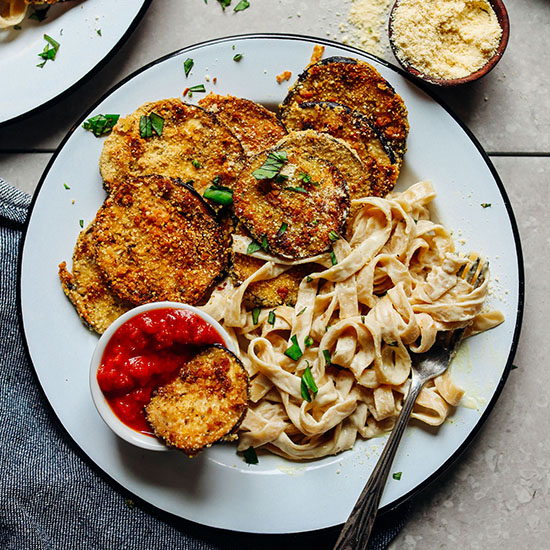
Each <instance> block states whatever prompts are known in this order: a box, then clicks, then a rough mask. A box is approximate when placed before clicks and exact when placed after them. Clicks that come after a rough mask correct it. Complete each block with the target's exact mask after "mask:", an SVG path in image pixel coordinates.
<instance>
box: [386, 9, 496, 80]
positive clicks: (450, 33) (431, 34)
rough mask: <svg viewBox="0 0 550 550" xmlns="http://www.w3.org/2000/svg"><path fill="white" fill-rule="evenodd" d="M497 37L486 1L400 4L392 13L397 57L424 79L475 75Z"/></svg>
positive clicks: (491, 13)
mask: <svg viewBox="0 0 550 550" xmlns="http://www.w3.org/2000/svg"><path fill="white" fill-rule="evenodd" d="M501 36H502V29H501V27H500V25H499V23H498V20H497V16H496V14H495V12H494V10H493V8H492V7H491V5H490V4H489V2H487V0H422V1H420V0H399V3H398V5H397V7H396V8H395V10H394V12H393V21H392V41H393V43H394V45H395V47H396V54H397V57H398V58H399V60H400V61H401V62H402V63H404V64H405V65H410V66H412V67H414V68H415V69H417V70H418V71H420V72H421V73H423V74H425V75H427V76H432V77H436V78H441V79H454V78H463V77H466V76H468V75H470V74H472V73H474V72H475V71H477V70H478V69H481V68H482V67H483V66H484V65H485V64H486V63H487V61H489V59H491V57H492V56H493V55H494V53H495V52H496V50H497V48H498V45H499V42H500V38H501Z"/></svg>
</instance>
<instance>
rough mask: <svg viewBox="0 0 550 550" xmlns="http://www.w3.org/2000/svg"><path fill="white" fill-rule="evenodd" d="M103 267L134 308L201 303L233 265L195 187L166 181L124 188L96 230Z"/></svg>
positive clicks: (134, 182)
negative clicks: (170, 302)
mask: <svg viewBox="0 0 550 550" xmlns="http://www.w3.org/2000/svg"><path fill="white" fill-rule="evenodd" d="M93 239H94V243H95V247H96V257H97V263H98V265H99V266H100V268H101V269H102V270H103V272H104V274H105V278H106V279H107V281H108V283H109V285H110V287H111V289H112V290H113V291H114V292H116V293H117V294H118V295H119V296H120V297H121V298H123V299H124V300H127V301H129V302H132V303H134V304H142V303H145V302H152V301H160V300H173V301H177V302H187V303H189V304H195V303H197V302H198V301H199V300H200V299H201V297H202V296H203V294H204V292H205V291H206V289H207V288H208V287H209V286H210V285H211V284H212V283H213V281H214V280H215V279H216V278H217V277H218V276H219V275H220V273H221V271H222V270H223V269H224V268H225V266H226V264H227V253H228V252H227V246H226V243H225V242H224V239H223V232H222V228H221V226H220V224H219V223H218V221H217V219H216V217H215V215H214V213H213V212H212V210H211V209H210V208H209V206H208V205H207V204H206V203H205V202H204V201H203V200H202V199H201V197H200V196H199V195H198V194H197V193H196V192H195V191H194V190H193V189H192V188H190V187H188V186H186V185H184V184H181V183H178V182H177V180H173V179H171V178H165V177H162V176H144V177H141V178H135V179H131V180H127V181H125V182H123V183H119V184H118V186H117V190H116V192H114V193H112V194H111V195H110V196H109V197H107V199H106V200H105V202H104V203H103V206H102V207H101V208H100V209H99V211H98V213H97V215H96V220H95V223H94V226H93Z"/></svg>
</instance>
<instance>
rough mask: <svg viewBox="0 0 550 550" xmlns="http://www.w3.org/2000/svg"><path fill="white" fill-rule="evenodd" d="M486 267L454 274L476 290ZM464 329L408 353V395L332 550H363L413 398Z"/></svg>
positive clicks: (445, 362)
mask: <svg viewBox="0 0 550 550" xmlns="http://www.w3.org/2000/svg"><path fill="white" fill-rule="evenodd" d="M488 268H489V264H488V263H486V262H483V261H482V260H481V258H479V256H477V257H471V258H470V265H469V266H467V264H464V265H463V266H462V267H461V268H460V269H459V271H458V272H457V276H459V277H462V278H463V279H465V280H466V281H467V282H468V283H470V284H472V285H473V286H474V288H477V287H479V286H481V285H482V284H483V281H484V280H485V278H486V276H487V271H488ZM464 330H465V329H464V328H460V329H455V330H451V331H447V332H440V333H439V334H438V336H437V337H436V341H435V343H434V345H433V346H432V347H431V348H430V349H429V350H428V351H427V352H425V353H420V354H413V353H411V360H412V369H411V374H412V376H411V385H410V388H409V393H408V395H407V397H406V399H405V401H404V402H403V407H402V409H401V412H400V413H399V416H398V418H397V421H396V423H395V426H394V428H393V430H392V432H391V434H390V436H389V438H388V441H387V443H386V446H385V447H384V450H383V451H382V454H381V455H380V458H379V459H378V462H377V464H376V467H375V468H374V470H373V471H372V474H371V476H370V478H369V480H368V481H367V484H366V485H365V488H364V489H363V491H362V492H361V495H360V496H359V499H358V500H357V503H356V504H355V506H354V508H353V510H352V511H351V514H350V516H349V518H348V520H347V521H346V523H345V524H344V527H343V528H342V531H341V533H340V536H339V537H338V540H337V541H336V545H335V546H334V550H364V549H366V547H367V543H368V541H369V537H370V534H371V531H372V527H373V525H374V520H375V519H376V513H377V512H378V504H379V503H380V498H381V496H382V492H383V491H384V487H385V485H386V480H387V478H388V474H389V472H390V468H391V465H392V463H393V459H394V457H395V453H396V451H397V447H398V446H399V442H400V441H401V437H402V435H403V432H404V431H405V428H406V427H407V424H408V422H409V417H410V416H411V412H412V409H413V406H414V403H415V401H416V398H417V397H418V395H419V394H420V391H421V390H422V388H423V387H424V384H426V382H428V381H429V380H431V379H432V378H435V377H436V376H439V375H440V374H443V373H444V372H445V371H446V370H447V368H448V367H449V364H450V362H451V361H452V359H453V357H454V356H455V355H456V352H457V349H458V346H459V344H460V342H461V341H462V337H463V335H464Z"/></svg>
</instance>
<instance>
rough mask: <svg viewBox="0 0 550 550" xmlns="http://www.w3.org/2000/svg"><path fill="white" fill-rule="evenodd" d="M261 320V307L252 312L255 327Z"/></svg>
mask: <svg viewBox="0 0 550 550" xmlns="http://www.w3.org/2000/svg"><path fill="white" fill-rule="evenodd" d="M259 319H260V308H259V307H255V308H254V309H253V310H252V322H253V323H254V324H255V325H257V324H258V320H259Z"/></svg>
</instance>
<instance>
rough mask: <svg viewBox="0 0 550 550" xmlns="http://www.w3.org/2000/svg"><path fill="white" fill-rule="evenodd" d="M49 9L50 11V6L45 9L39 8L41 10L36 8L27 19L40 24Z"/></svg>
mask: <svg viewBox="0 0 550 550" xmlns="http://www.w3.org/2000/svg"><path fill="white" fill-rule="evenodd" d="M49 9H50V6H47V7H46V8H41V9H38V8H37V9H35V10H34V11H33V12H32V13H31V14H30V15H29V19H32V20H33V21H38V22H39V23H42V21H44V19H46V17H48V11H49Z"/></svg>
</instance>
